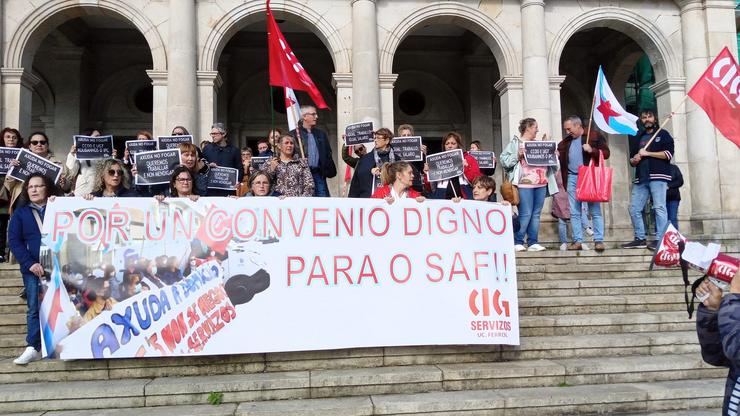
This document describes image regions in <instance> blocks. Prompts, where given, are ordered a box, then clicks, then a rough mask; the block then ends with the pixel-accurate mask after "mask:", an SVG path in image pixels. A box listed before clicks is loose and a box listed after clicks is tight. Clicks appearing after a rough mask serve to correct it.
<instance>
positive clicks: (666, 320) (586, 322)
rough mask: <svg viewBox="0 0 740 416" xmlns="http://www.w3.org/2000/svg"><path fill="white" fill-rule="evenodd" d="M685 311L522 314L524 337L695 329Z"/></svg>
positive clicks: (521, 331)
mask: <svg viewBox="0 0 740 416" xmlns="http://www.w3.org/2000/svg"><path fill="white" fill-rule="evenodd" d="M695 325H696V324H695V322H694V320H693V319H691V320H690V319H688V316H687V314H686V312H685V311H675V312H631V313H606V314H584V315H536V316H520V317H519V330H520V333H521V335H522V336H525V337H526V336H553V335H597V334H616V333H634V332H671V331H692V330H694V328H695Z"/></svg>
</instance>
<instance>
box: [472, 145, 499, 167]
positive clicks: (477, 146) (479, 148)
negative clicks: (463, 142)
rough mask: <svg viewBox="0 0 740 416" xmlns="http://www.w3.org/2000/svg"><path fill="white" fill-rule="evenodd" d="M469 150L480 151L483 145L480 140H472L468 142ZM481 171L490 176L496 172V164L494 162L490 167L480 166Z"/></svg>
mask: <svg viewBox="0 0 740 416" xmlns="http://www.w3.org/2000/svg"><path fill="white" fill-rule="evenodd" d="M469 150H470V151H481V150H483V145H481V143H480V140H473V141H472V142H470V147H469ZM480 171H481V173H482V174H484V175H486V176H492V175H493V174H495V173H496V165H495V164H494V165H493V167H492V168H485V169H484V168H481V170H480Z"/></svg>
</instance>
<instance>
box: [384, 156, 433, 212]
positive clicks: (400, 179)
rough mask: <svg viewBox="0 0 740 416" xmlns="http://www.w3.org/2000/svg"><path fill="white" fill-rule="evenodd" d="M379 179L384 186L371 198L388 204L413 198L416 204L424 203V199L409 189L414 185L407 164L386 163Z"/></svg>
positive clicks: (402, 162) (412, 176) (412, 174)
mask: <svg viewBox="0 0 740 416" xmlns="http://www.w3.org/2000/svg"><path fill="white" fill-rule="evenodd" d="M381 177H382V179H383V184H384V185H383V186H381V187H379V188H378V189H376V190H375V192H374V193H373V195H372V198H383V199H385V200H386V202H388V203H389V204H392V203H393V202H394V201H396V200H397V199H404V198H414V199H416V201H417V202H424V199H426V198H424V196H422V195H421V194H420V193H418V192H416V191H415V190H414V189H413V188H412V187H411V185H412V184H413V183H414V170H413V169H412V168H411V164H409V163H408V162H404V161H399V162H392V163H386V164H385V165H383V168H382V172H381Z"/></svg>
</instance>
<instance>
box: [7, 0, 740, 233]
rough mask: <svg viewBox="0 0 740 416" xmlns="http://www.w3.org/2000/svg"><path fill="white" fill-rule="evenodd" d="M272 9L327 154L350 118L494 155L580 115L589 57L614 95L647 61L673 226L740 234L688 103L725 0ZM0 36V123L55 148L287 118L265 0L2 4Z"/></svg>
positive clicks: (256, 126)
mask: <svg viewBox="0 0 740 416" xmlns="http://www.w3.org/2000/svg"><path fill="white" fill-rule="evenodd" d="M272 9H273V11H274V14H275V16H276V18H277V19H279V23H280V25H281V28H282V29H283V31H284V33H285V34H286V37H287V39H288V41H289V42H290V43H291V46H292V48H293V49H294V51H296V54H297V55H298V57H299V59H300V60H301V62H302V63H303V65H304V67H306V68H307V70H308V71H309V73H310V74H311V75H312V77H313V78H314V81H315V82H316V83H317V85H318V87H319V89H320V90H321V91H322V93H323V95H324V97H325V99H326V101H327V103H328V104H329V105H330V107H331V108H332V110H331V111H321V112H320V120H319V126H320V127H322V128H323V129H325V130H327V131H328V132H329V133H330V135H331V137H332V138H333V139H335V140H336V141H335V145H334V150H335V153H337V155H338V153H339V147H340V146H341V139H340V138H339V136H340V134H338V133H337V132H338V131H340V130H342V129H343V128H344V126H345V125H346V124H348V123H351V122H354V121H361V120H374V121H375V122H376V124H377V125H382V126H386V127H389V128H392V129H393V128H395V127H396V126H398V124H400V123H410V124H413V125H414V126H416V128H417V132H418V133H419V134H421V135H423V136H424V137H425V138H428V140H429V142H430V144H431V145H430V147H431V148H432V151H435V149H434V146H435V145H438V144H437V143H438V141H439V139H440V138H441V136H442V135H443V134H444V133H445V132H447V131H450V130H456V131H460V132H461V133H462V134H463V136H464V137H465V138H466V139H467V141H470V140H480V141H481V142H483V144H484V147H488V148H489V149H493V150H495V151H496V152H497V154H498V153H499V152H500V151H501V149H502V147H503V146H505V145H506V143H508V141H509V140H510V138H511V137H512V135H513V134H515V132H516V126H517V124H518V121H519V120H520V119H521V118H523V117H534V118H536V119H537V120H538V121H539V124H540V131H542V132H547V133H548V134H549V135H550V136H551V137H553V138H555V139H560V138H561V137H562V135H563V132H562V129H561V121H562V119H563V117H564V116H567V115H570V114H578V115H582V116H584V117H585V116H587V114H588V112H589V109H590V104H591V99H592V94H593V86H594V82H595V74H596V69H597V68H598V66H599V65H602V66H603V67H604V70H605V73H606V76H607V79H608V80H609V82H610V84H611V86H612V88H613V89H614V91H615V93H616V94H617V95H618V98H623V97H624V91H625V87H626V86H627V85H628V83H629V81H630V76H631V74H632V72H633V68H634V67H635V64H636V63H637V61H638V60H639V59H640V58H641V57H643V56H645V55H646V56H647V57H648V58H649V60H650V63H651V65H652V69H653V72H654V74H655V82H654V84H652V85H651V87H650V88H651V90H652V92H653V93H654V95H655V98H656V101H657V110H658V113H659V116H660V117H661V119H665V117H666V116H667V115H668V114H669V113H670V112H671V111H674V110H675V112H676V114H675V116H674V117H673V120H672V122H671V124H670V125H669V126H668V130H669V131H670V132H671V133H672V134H673V135H674V137H675V138H676V152H675V153H676V158H675V161H676V163H677V164H678V165H679V166H680V167H681V169H682V171H683V172H684V177H685V182H686V184H685V186H684V188H683V189H682V193H683V201H682V204H681V208H680V219H681V221H682V222H684V223H686V224H687V225H688V224H690V225H691V227H692V228H691V231H692V232H694V233H735V232H738V231H740V192H738V191H737V183H736V182H737V178H740V150H739V149H738V148H737V147H736V146H735V145H734V144H732V143H730V142H729V141H727V140H725V139H724V138H723V137H721V135H720V134H719V133H718V132H717V131H716V130H715V129H714V128H713V126H712V124H711V122H710V121H709V119H708V118H707V116H706V115H705V114H704V112H703V111H702V110H701V109H700V108H698V107H697V106H696V105H695V104H693V103H692V102H691V101H690V100H688V101H686V102H685V104H682V101H683V99H684V97H685V94H686V92H687V91H688V89H689V88H690V87H691V85H693V83H694V82H695V81H696V79H697V78H698V77H699V75H700V74H701V73H702V72H703V71H704V69H705V68H706V67H707V65H708V64H709V62H710V60H711V59H712V57H713V56H714V55H716V54H717V53H718V52H719V51H720V50H721V49H722V48H723V47H725V46H729V47H730V48H731V49H732V50H733V51H735V52H736V50H737V49H736V40H737V33H738V32H737V23H736V19H737V11H736V10H735V1H733V0H660V1H650V2H646V1H638V0H619V1H609V2H605V1H600V0H581V1H576V0H544V1H543V0H459V1H433V0H429V1H423V0H273V1H272ZM0 37H1V38H0V56H2V68H0V75H1V78H0V80H1V85H0V86H1V92H2V111H1V112H0V117H1V118H0V124H1V125H3V126H12V127H18V128H19V129H20V130H21V132H22V133H23V134H24V135H27V134H28V133H30V132H31V131H33V130H44V131H46V132H47V133H49V135H50V137H51V140H52V148H53V150H55V151H56V152H57V153H66V152H67V151H68V149H69V146H70V145H71V136H72V135H73V134H75V133H78V132H80V131H81V130H82V129H84V128H98V129H101V130H102V131H104V132H105V133H110V134H114V135H116V136H117V137H119V138H120V139H125V138H127V137H132V136H134V134H135V133H136V131H137V130H142V129H144V130H151V131H153V132H154V134H155V135H161V134H167V133H169V131H170V130H171V128H172V127H173V126H175V125H183V126H186V127H187V128H188V129H189V130H190V131H191V133H193V134H194V135H195V136H196V137H199V138H206V137H208V132H209V129H210V126H211V124H212V123H213V122H214V121H222V122H225V123H227V125H228V126H229V130H230V133H229V135H230V138H231V140H232V142H234V143H236V144H239V145H246V144H249V143H253V141H254V140H255V139H258V138H260V137H264V136H265V134H266V132H267V130H268V129H269V128H270V127H271V126H272V125H276V126H283V125H285V116H284V113H280V111H281V110H282V111H283V112H284V109H281V108H280V107H281V102H282V98H281V95H280V92H279V91H278V90H271V89H270V88H269V87H268V84H267V69H268V68H267V49H266V35H265V1H264V0H93V1H90V0H50V1H41V0H3V1H2V6H1V7H0ZM299 100H302V101H303V102H308V98H307V96H305V95H299ZM586 118H587V117H586ZM609 140H610V143H611V147H612V149H613V150H612V158H611V160H610V161H609V164H610V165H611V166H612V167H613V168H614V169H615V181H614V200H613V202H611V203H610V204H608V205H607V206H606V207H605V210H606V213H605V214H606V219H607V225H608V226H609V227H610V228H612V229H623V230H627V229H629V228H630V226H629V215H628V214H627V206H628V200H629V187H630V177H631V175H632V173H631V170H630V168H629V167H628V164H627V159H628V156H627V143H626V137H624V136H611V137H610V138H609ZM340 163H341V158H338V164H340ZM340 167H341V168H343V166H340ZM340 172H343V169H340ZM339 176H342V175H341V174H340V175H339ZM339 182H340V179H339V178H338V179H337V180H335V182H334V183H333V184H332V192H333V193H334V194H335V195H336V194H339V192H340V187H341V184H340V183H339ZM733 189H735V190H734V191H733Z"/></svg>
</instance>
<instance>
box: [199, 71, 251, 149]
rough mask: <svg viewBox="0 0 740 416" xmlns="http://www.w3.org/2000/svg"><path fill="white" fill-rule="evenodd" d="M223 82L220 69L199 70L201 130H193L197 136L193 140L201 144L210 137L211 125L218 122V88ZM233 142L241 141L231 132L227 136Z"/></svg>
mask: <svg viewBox="0 0 740 416" xmlns="http://www.w3.org/2000/svg"><path fill="white" fill-rule="evenodd" d="M222 84H223V82H222V80H221V76H220V75H219V74H218V71H198V102H199V103H200V109H199V116H200V119H199V120H198V121H199V124H200V130H198V131H192V130H191V133H193V134H194V135H196V136H195V137H193V141H195V143H196V144H197V145H198V146H200V143H201V142H202V141H203V140H205V139H206V138H210V133H211V126H212V125H213V123H214V122H216V107H217V104H218V101H217V99H216V97H217V95H218V89H219V88H221V85H222ZM226 137H227V138H228V140H229V141H230V142H231V143H237V144H238V143H239V142H238V141H234V140H237V139H238V137H231V134H230V132H228V134H227V136H226Z"/></svg>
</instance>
